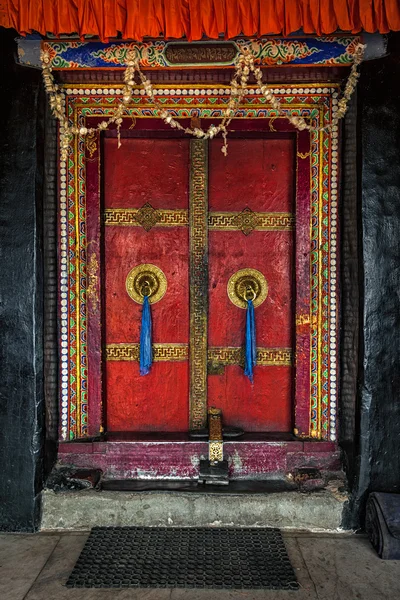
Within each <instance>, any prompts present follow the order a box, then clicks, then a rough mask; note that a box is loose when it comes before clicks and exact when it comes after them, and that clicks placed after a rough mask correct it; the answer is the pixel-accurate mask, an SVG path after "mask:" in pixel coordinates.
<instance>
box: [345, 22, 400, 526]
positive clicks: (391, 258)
mask: <svg viewBox="0 0 400 600" xmlns="http://www.w3.org/2000/svg"><path fill="white" fill-rule="evenodd" d="M389 52H390V54H389V56H388V57H386V58H383V59H379V60H375V61H371V62H367V63H365V64H364V65H363V66H362V69H361V79H360V85H359V89H358V98H359V133H360V150H361V155H360V158H361V164H360V166H361V179H360V182H359V183H360V188H359V191H360V199H359V200H360V205H359V219H360V220H359V225H360V230H359V234H360V237H359V241H360V250H359V252H360V254H359V258H360V270H361V273H360V279H359V284H360V299H361V303H360V304H361V306H360V308H361V314H360V362H359V364H360V373H359V391H358V407H357V409H358V415H357V418H356V431H355V434H356V440H357V445H358V456H357V455H356V458H355V461H356V462H355V467H356V468H355V472H356V476H355V478H354V479H353V481H352V483H353V485H354V487H353V499H352V502H351V504H350V512H349V514H348V515H347V519H346V524H347V525H348V526H349V525H350V526H357V525H358V523H359V522H360V521H361V523H362V521H363V513H364V506H365V500H366V497H367V495H368V493H369V492H371V491H384V492H398V493H400V35H399V34H396V35H393V36H392V37H391V39H390V42H389Z"/></svg>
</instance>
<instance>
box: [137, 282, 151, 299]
mask: <svg viewBox="0 0 400 600" xmlns="http://www.w3.org/2000/svg"><path fill="white" fill-rule="evenodd" d="M140 293H141V294H142V296H143V298H144V297H145V296H151V295H152V293H153V289H152V285H151V283H150V281H148V280H147V279H145V280H144V281H142V282H141V288H140Z"/></svg>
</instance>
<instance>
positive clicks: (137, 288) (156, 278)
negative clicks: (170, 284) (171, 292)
mask: <svg viewBox="0 0 400 600" xmlns="http://www.w3.org/2000/svg"><path fill="white" fill-rule="evenodd" d="M125 285H126V291H127V293H128V294H129V296H130V297H131V298H132V300H134V301H135V302H137V303H138V304H143V301H144V297H145V296H147V297H148V299H149V302H150V304H155V303H156V302H158V301H159V300H161V298H162V297H163V296H164V294H165V292H166V291H167V278H166V277H165V275H164V273H163V272H162V271H161V269H160V268H159V267H156V266H155V265H150V264H146V265H138V266H137V267H134V268H133V269H132V270H131V271H129V273H128V276H127V278H126V284H125Z"/></svg>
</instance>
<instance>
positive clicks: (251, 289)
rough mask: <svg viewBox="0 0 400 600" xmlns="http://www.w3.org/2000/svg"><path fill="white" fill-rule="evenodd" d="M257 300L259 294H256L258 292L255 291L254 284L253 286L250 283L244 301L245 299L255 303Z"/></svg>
mask: <svg viewBox="0 0 400 600" xmlns="http://www.w3.org/2000/svg"><path fill="white" fill-rule="evenodd" d="M256 298H257V292H256V290H255V289H254V286H253V284H252V283H251V282H249V283H248V284H247V285H246V291H245V293H244V299H245V300H253V302H254V300H255V299H256Z"/></svg>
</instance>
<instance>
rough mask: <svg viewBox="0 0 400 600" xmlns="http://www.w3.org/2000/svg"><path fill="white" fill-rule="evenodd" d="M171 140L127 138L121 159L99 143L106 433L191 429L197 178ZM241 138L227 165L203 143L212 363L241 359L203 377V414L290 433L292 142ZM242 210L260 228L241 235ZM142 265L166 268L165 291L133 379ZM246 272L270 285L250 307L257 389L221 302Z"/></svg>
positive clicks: (185, 148) (230, 308)
mask: <svg viewBox="0 0 400 600" xmlns="http://www.w3.org/2000/svg"><path fill="white" fill-rule="evenodd" d="M135 135H137V134H135ZM160 135H162V136H164V137H160ZM167 135H168V134H165V133H161V134H160V132H159V133H158V134H157V133H154V132H153V134H152V135H149V136H148V137H146V134H145V133H144V132H143V133H142V134H141V137H126V138H125V139H124V141H123V151H119V150H118V148H117V140H116V139H115V138H113V137H105V139H104V145H103V157H102V164H103V166H102V169H103V171H102V173H103V215H104V219H103V221H104V227H103V239H104V252H103V258H104V294H103V310H104V319H103V323H104V341H105V346H106V352H105V358H106V360H105V361H104V364H105V369H104V375H105V376H104V392H105V403H104V404H105V407H104V408H105V416H106V428H107V431H109V432H122V431H133V432H151V431H153V432H166V433H167V432H185V431H187V430H188V428H189V420H190V419H189V404H190V403H189V395H190V394H189V369H190V363H189V354H190V352H189V348H190V315H189V289H190V281H189V252H190V250H189V235H190V231H189V229H190V225H189V223H190V219H189V189H190V177H192V178H195V177H196V176H197V175H196V172H195V169H194V168H193V165H191V164H190V140H188V139H183V138H168V137H167ZM243 136H244V137H242V138H240V139H239V138H234V136H232V137H231V138H230V140H229V152H228V156H227V157H225V156H224V155H223V154H222V153H221V151H220V148H221V141H220V140H215V141H212V142H211V143H209V144H208V151H209V160H208V165H209V167H208V173H206V175H205V176H206V178H207V179H208V221H209V232H208V255H209V256H208V258H209V260H208V263H209V271H208V287H209V298H208V305H209V310H208V362H209V363H210V361H211V362H212V361H213V357H215V356H217V357H218V356H221V355H229V354H232V352H231V351H232V349H233V354H234V355H235V357H236V358H235V360H233V361H230V360H227V361H226V362H225V364H224V365H223V367H224V368H223V372H222V373H221V372H219V374H218V373H217V374H211V373H210V374H209V375H208V386H207V387H208V390H207V393H208V406H216V407H218V408H221V409H222V411H223V420H224V422H225V423H226V424H228V425H234V426H240V427H242V428H243V429H244V430H245V431H259V432H260V431H261V432H262V431H275V432H284V431H291V430H292V380H293V367H292V366H291V359H290V354H291V351H292V345H293V340H292V330H293V328H292V319H293V297H294V290H293V276H292V269H293V259H292V254H293V243H294V233H293V227H290V226H288V225H287V224H288V223H290V222H292V221H291V213H292V212H293V210H294V207H293V204H294V202H293V198H294V191H295V190H294V170H295V168H294V165H295V156H294V153H295V145H294V141H293V138H290V137H288V136H286V137H285V136H284V135H283V136H281V137H276V138H267V137H266V136H265V134H263V137H260V136H259V134H257V133H254V132H253V137H251V134H250V136H249V135H248V136H247V138H246V137H245V136H246V134H245V132H243ZM257 136H258V137H257ZM153 211H157V212H156V213H153ZM243 211H245V213H243V214H245V215H246V216H247V217H248V216H249V215H250V216H253V217H254V219H255V220H254V221H253V222H254V223H255V225H256V227H255V229H254V230H251V228H250V231H247V230H246V232H245V233H244V232H243V231H242V229H243V227H241V220H240V214H241V213H242V212H243ZM146 215H147V217H148V216H149V215H150V221H148V220H147V221H146V220H145V218H144V217H145V216H146ZM238 216H239V218H238ZM152 217H154V219H152ZM246 222H247V223H248V219H247V221H246ZM232 223H234V225H232ZM147 263H150V264H153V265H155V266H157V267H158V268H160V269H161V270H162V271H163V272H164V274H165V276H166V280H167V291H166V294H165V295H164V297H163V298H162V300H160V301H159V302H158V303H157V304H154V305H152V317H153V343H154V344H155V346H156V347H157V348H156V350H157V351H156V352H155V357H156V360H155V362H154V363H153V366H152V369H151V372H150V374H149V375H146V376H140V375H139V363H138V361H137V354H138V343H139V337H140V322H141V306H140V305H139V304H136V303H135V302H134V301H133V300H132V299H131V298H130V296H129V295H128V293H127V291H126V278H127V275H128V273H129V272H130V271H131V269H132V268H134V267H136V266H138V265H140V264H147ZM243 268H253V269H257V270H258V271H260V272H261V273H263V275H264V276H265V278H266V280H267V282H268V296H267V299H266V300H265V302H264V303H263V304H262V305H260V306H259V307H257V308H256V311H255V312H256V326H257V346H258V348H259V353H260V364H258V365H257V366H256V367H255V375H254V384H251V383H250V382H249V380H248V379H247V378H246V377H245V376H244V373H243V368H242V366H240V365H239V364H237V363H238V360H237V356H238V353H237V352H236V350H238V351H239V352H240V348H241V347H242V346H243V341H244V329H245V311H244V310H242V309H240V308H237V307H236V306H234V305H233V304H232V303H231V301H230V300H229V298H228V295H227V283H228V280H229V278H230V277H231V275H233V274H234V273H235V272H236V271H238V270H239V269H243ZM205 273H206V271H205ZM288 357H289V358H288ZM135 358H136V359H135ZM206 368H207V365H206V364H205V365H204V369H206Z"/></svg>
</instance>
